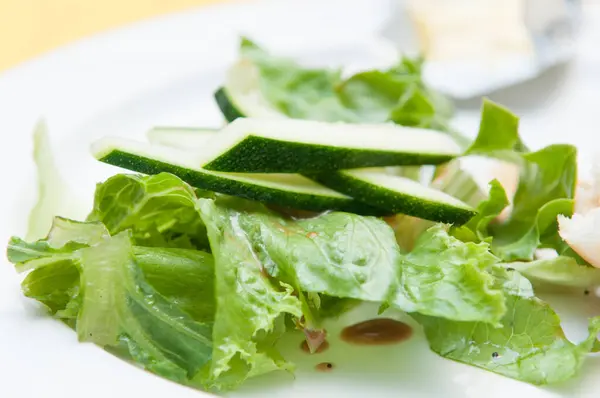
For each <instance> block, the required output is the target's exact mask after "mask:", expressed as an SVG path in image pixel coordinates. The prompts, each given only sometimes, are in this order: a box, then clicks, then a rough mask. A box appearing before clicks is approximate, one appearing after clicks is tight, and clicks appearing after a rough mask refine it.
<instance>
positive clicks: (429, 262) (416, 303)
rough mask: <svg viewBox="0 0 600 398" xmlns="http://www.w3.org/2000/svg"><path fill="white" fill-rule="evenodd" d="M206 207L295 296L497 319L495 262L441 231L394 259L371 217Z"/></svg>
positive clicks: (382, 226)
mask: <svg viewBox="0 0 600 398" xmlns="http://www.w3.org/2000/svg"><path fill="white" fill-rule="evenodd" d="M214 206H216V207H215V208H214V209H215V211H218V212H219V213H220V214H221V215H222V217H226V218H229V219H232V220H235V222H236V224H237V225H238V226H239V229H238V233H237V237H238V239H240V240H241V241H244V242H246V243H245V245H246V246H248V247H250V248H251V249H252V250H253V255H254V256H255V258H256V259H257V260H258V261H259V263H260V264H262V266H263V267H264V268H265V270H266V272H268V273H269V275H271V276H272V277H274V278H277V279H281V280H283V281H284V282H286V283H288V284H290V285H292V286H295V287H296V288H297V289H298V290H300V291H305V292H309V293H318V294H326V295H328V296H334V297H340V298H350V299H357V300H363V301H372V302H383V303H384V304H385V305H391V306H394V307H397V308H399V309H401V310H404V311H407V312H420V313H424V314H429V315H434V316H441V317H448V318H450V319H455V320H464V321H466V320H478V321H483V322H490V323H497V322H498V321H499V319H500V318H501V317H502V315H503V314H504V311H505V307H504V297H503V296H502V293H501V292H500V291H499V290H497V289H494V288H493V287H492V283H493V280H492V277H491V276H490V275H489V274H488V273H487V269H488V268H489V267H490V266H491V265H492V264H494V263H495V262H496V261H497V259H496V258H495V257H494V256H493V255H491V254H490V253H489V251H488V245H487V244H485V243H480V244H475V243H463V242H461V241H459V240H458V239H455V238H453V237H450V236H449V235H448V234H447V232H446V231H445V230H444V229H443V227H442V226H435V227H433V228H431V229H429V230H428V231H427V232H426V233H425V234H424V235H423V236H422V238H420V239H419V241H418V242H417V245H416V246H415V248H414V250H413V251H412V252H410V253H408V254H402V253H401V252H400V249H399V247H398V244H397V243H396V241H395V237H394V234H393V231H392V230H391V228H390V227H389V226H388V225H387V224H386V223H385V222H383V221H381V220H379V219H377V218H374V217H362V216H358V215H355V214H349V213H339V212H332V213H326V214H322V215H320V216H317V217H313V218H309V219H302V220H293V219H287V218H282V217H278V216H276V215H274V214H273V213H270V212H268V211H266V210H262V211H256V210H255V211H251V212H248V211H244V210H243V209H242V210H239V211H235V210H233V208H232V206H231V205H229V206H227V205H225V206H223V205H222V206H218V205H214ZM213 249H214V248H213Z"/></svg>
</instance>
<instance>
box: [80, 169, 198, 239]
mask: <svg viewBox="0 0 600 398" xmlns="http://www.w3.org/2000/svg"><path fill="white" fill-rule="evenodd" d="M196 199H197V192H196V191H194V189H193V188H192V187H190V186H189V185H188V184H186V183H185V182H183V181H182V180H180V179H179V178H177V177H175V176H174V175H172V174H168V173H160V174H157V175H153V176H141V175H137V174H117V175H116V176H114V177H111V178H109V179H108V180H106V181H105V182H104V183H102V184H99V185H98V187H97V188H96V195H95V198H94V209H93V211H92V213H91V214H90V215H89V217H88V220H89V221H99V222H102V223H103V224H104V225H106V227H107V228H108V231H109V232H110V233H111V234H116V233H118V232H121V231H125V230H128V229H132V231H133V239H134V241H135V243H136V244H137V245H142V246H145V245H148V246H155V247H156V246H158V247H179V248H186V249H209V245H208V240H207V235H206V227H205V226H204V224H203V223H202V219H201V218H200V216H199V214H198V212H197V210H196Z"/></svg>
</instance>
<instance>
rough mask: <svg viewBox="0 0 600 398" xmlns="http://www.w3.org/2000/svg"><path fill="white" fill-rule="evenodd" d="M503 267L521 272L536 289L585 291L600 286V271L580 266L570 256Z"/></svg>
mask: <svg viewBox="0 0 600 398" xmlns="http://www.w3.org/2000/svg"><path fill="white" fill-rule="evenodd" d="M503 265H504V266H506V267H507V268H512V269H515V270H517V271H518V272H520V273H521V274H522V275H524V276H525V277H527V279H529V280H530V281H531V283H532V284H533V285H534V286H535V287H536V288H538V287H541V288H544V289H546V290H548V289H552V287H557V286H566V287H573V288H581V289H585V288H591V287H595V286H600V269H598V268H594V267H590V266H589V265H586V264H580V263H579V262H578V261H577V259H575V258H573V257H569V256H557V257H554V258H543V259H536V260H534V261H515V262H512V263H505V264H503ZM580 292H581V291H580Z"/></svg>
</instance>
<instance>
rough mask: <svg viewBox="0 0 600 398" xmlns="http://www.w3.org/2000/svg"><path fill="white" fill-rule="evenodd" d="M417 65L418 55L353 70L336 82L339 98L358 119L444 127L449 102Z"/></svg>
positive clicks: (445, 126)
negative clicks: (390, 64)
mask: <svg viewBox="0 0 600 398" xmlns="http://www.w3.org/2000/svg"><path fill="white" fill-rule="evenodd" d="M421 65H422V60H420V59H415V60H413V59H410V58H407V57H404V58H403V59H402V60H401V61H400V63H399V64H398V65H396V66H394V67H393V68H390V69H388V70H385V71H379V70H371V71H366V72H360V73H357V74H355V75H354V76H351V77H350V78H348V79H346V80H345V81H343V82H342V83H341V84H340V85H339V87H338V88H337V92H338V95H339V98H340V100H341V101H342V103H343V104H344V105H345V106H346V107H348V108H349V109H351V110H352V111H354V112H355V114H356V116H357V118H358V119H359V121H360V122H371V123H381V122H387V121H393V122H394V123H397V124H401V125H404V126H414V127H425V128H434V129H443V130H446V129H447V128H448V121H449V119H450V118H451V117H452V114H453V107H452V103H451V102H450V101H449V100H448V99H446V98H445V97H443V96H442V95H440V94H439V93H437V92H435V91H433V90H432V89H430V88H428V87H427V86H426V85H425V84H424V83H423V79H422V77H421Z"/></svg>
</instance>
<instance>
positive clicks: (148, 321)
mask: <svg viewBox="0 0 600 398" xmlns="http://www.w3.org/2000/svg"><path fill="white" fill-rule="evenodd" d="M136 252H137V253H136ZM198 253H201V252H199V251H189V250H181V249H154V248H135V247H134V246H133V245H132V242H131V238H130V237H129V233H128V232H121V233H118V234H117V235H115V236H113V237H110V236H109V235H108V233H107V230H106V228H105V227H104V226H103V225H102V224H101V223H99V222H87V223H81V222H76V221H71V220H66V219H61V218H57V219H56V220H55V221H54V224H53V228H52V230H51V232H50V233H49V235H48V237H47V239H44V240H39V241H36V242H32V243H28V242H25V241H22V240H20V239H18V238H12V239H11V241H10V243H9V248H8V253H7V254H8V258H9V260H10V261H11V262H13V263H15V265H16V267H17V269H18V270H20V271H26V270H32V272H30V273H29V274H28V275H27V277H26V278H25V280H24V282H23V290H24V292H25V294H26V295H28V296H30V297H33V298H36V299H38V300H39V301H41V302H42V303H44V304H46V305H47V306H48V307H49V308H50V309H51V311H53V312H55V313H56V316H58V317H60V318H65V319H67V320H69V321H70V323H71V324H72V325H73V326H74V327H75V328H76V330H77V333H78V336H79V339H80V340H81V341H91V342H94V343H97V344H99V345H101V346H104V347H113V348H118V347H122V346H125V347H126V348H127V351H128V353H129V355H131V356H132V357H133V358H134V359H135V360H136V361H137V362H138V363H139V364H140V365H142V366H144V367H145V368H147V369H149V370H152V371H154V372H156V373H157V374H160V375H162V376H164V377H167V378H170V379H172V380H175V381H179V382H187V381H188V380H189V379H191V378H192V377H193V376H194V375H196V374H198V373H199V371H200V369H201V368H202V367H204V365H206V364H207V363H208V362H209V361H210V358H211V354H212V344H211V337H212V328H211V321H212V318H213V314H212V311H214V298H213V297H212V288H211V287H210V286H206V284H205V283H206V282H207V281H211V280H212V278H211V277H212V275H213V267H212V261H211V256H210V255H209V254H207V253H204V254H203V255H199V254H198ZM136 254H137V256H139V258H140V261H139V262H138V259H137V257H136ZM158 257H160V260H157V258H158ZM176 257H177V259H176ZM165 263H166V264H168V267H164V265H165ZM140 264H142V266H143V267H144V269H143V268H142V266H140ZM191 268H195V269H193V270H191ZM144 271H146V273H147V274H148V276H149V278H148V279H149V280H152V281H157V280H159V282H158V283H157V284H156V285H157V286H158V287H159V288H160V290H162V291H163V292H164V293H165V295H163V294H161V293H160V292H159V290H158V289H157V288H155V287H153V286H152V285H150V284H149V283H148V281H147V280H146V278H145V276H144ZM182 271H185V272H182ZM192 275H193V276H197V277H199V278H198V279H190V278H189V277H190V276H192ZM186 276H187V277H188V278H186ZM165 277H166V278H168V280H167V281H164V280H162V279H163V278H165ZM198 282H204V284H198ZM198 299H202V300H205V301H206V302H204V303H199V302H197V301H196V300H198ZM186 310H187V312H186ZM190 314H194V315H196V316H197V318H196V319H194V318H193V317H192V316H191V315H190Z"/></svg>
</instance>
